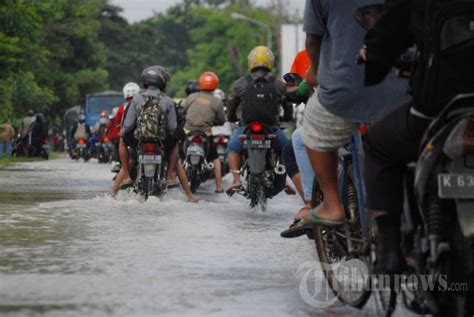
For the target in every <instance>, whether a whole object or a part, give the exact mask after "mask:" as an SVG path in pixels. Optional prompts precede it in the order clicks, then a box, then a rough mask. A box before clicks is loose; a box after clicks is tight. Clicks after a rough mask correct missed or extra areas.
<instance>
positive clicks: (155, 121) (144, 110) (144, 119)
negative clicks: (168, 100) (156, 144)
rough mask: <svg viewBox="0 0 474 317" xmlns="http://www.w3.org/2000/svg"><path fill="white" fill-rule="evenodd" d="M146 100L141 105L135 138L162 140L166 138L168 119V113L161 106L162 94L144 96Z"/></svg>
mask: <svg viewBox="0 0 474 317" xmlns="http://www.w3.org/2000/svg"><path fill="white" fill-rule="evenodd" d="M144 98H145V101H144V103H143V105H142V106H140V107H139V110H138V114H137V125H136V128H135V132H134V135H135V138H136V139H137V140H143V139H148V140H150V139H151V140H155V139H158V140H161V141H163V140H164V139H165V138H166V128H167V120H166V113H165V111H163V109H162V108H161V107H160V101H161V99H162V97H161V96H158V97H152V96H144Z"/></svg>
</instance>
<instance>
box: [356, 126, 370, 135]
mask: <svg viewBox="0 0 474 317" xmlns="http://www.w3.org/2000/svg"><path fill="white" fill-rule="evenodd" d="M369 127H370V125H369V124H363V125H361V126H360V128H359V132H360V135H366V134H367V131H369Z"/></svg>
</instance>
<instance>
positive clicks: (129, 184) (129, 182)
mask: <svg viewBox="0 0 474 317" xmlns="http://www.w3.org/2000/svg"><path fill="white" fill-rule="evenodd" d="M132 186H133V180H131V179H129V180H125V181H123V182H122V184H120V189H127V188H129V187H132Z"/></svg>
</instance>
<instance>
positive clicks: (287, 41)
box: [280, 24, 306, 75]
mask: <svg viewBox="0 0 474 317" xmlns="http://www.w3.org/2000/svg"><path fill="white" fill-rule="evenodd" d="M305 39H306V34H305V33H304V32H303V25H302V24H282V26H281V48H280V49H281V50H280V53H281V54H280V57H281V58H280V72H281V74H280V75H284V74H286V73H288V72H289V71H290V69H291V64H292V63H293V59H294V58H295V56H296V53H298V52H299V51H301V50H303V49H304V48H305Z"/></svg>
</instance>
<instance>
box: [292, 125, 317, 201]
mask: <svg viewBox="0 0 474 317" xmlns="http://www.w3.org/2000/svg"><path fill="white" fill-rule="evenodd" d="M302 129H303V128H298V129H296V130H295V132H294V133H293V136H292V137H291V141H292V143H293V150H294V151H295V157H296V162H297V164H298V169H299V170H300V175H301V183H302V185H303V192H304V200H306V201H311V196H312V195H313V181H314V171H313V167H312V166H311V163H310V161H309V157H308V151H306V146H305V145H304V142H303V138H302V137H301V132H302Z"/></svg>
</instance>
